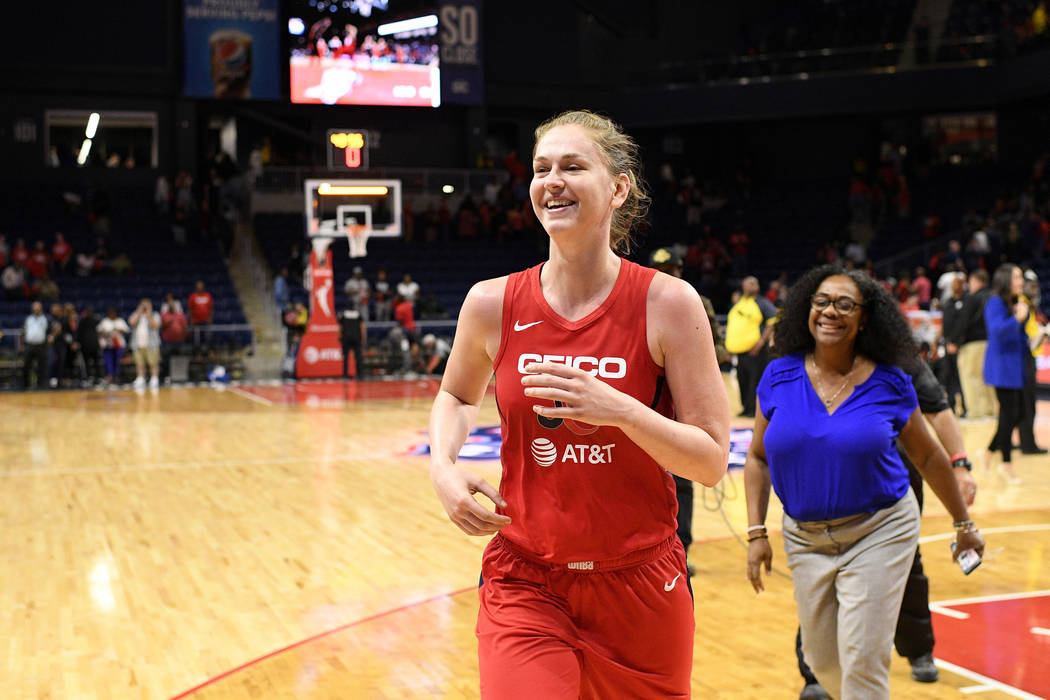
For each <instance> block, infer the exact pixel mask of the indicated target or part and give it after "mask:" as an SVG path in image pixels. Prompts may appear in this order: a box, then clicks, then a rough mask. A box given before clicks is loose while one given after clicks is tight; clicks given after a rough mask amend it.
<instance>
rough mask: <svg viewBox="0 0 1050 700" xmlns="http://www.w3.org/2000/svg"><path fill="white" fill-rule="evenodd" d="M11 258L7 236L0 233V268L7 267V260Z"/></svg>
mask: <svg viewBox="0 0 1050 700" xmlns="http://www.w3.org/2000/svg"><path fill="white" fill-rule="evenodd" d="M10 256H11V247H10V246H9V245H7V236H5V235H4V234H2V233H0V267H6V266H7V260H8V258H9V257H10Z"/></svg>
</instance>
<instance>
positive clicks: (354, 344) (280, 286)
mask: <svg viewBox="0 0 1050 700" xmlns="http://www.w3.org/2000/svg"><path fill="white" fill-rule="evenodd" d="M297 251H298V246H294V247H293V250H292V255H291V258H290V260H289V263H288V265H286V266H285V267H282V268H281V270H280V271H279V272H278V273H277V275H276V276H275V278H274V285H273V294H274V304H275V306H276V308H277V309H278V310H279V311H280V313H281V323H282V325H283V326H284V328H285V331H286V342H285V353H286V358H287V362H286V365H287V369H288V372H289V373H290V371H291V365H292V358H294V357H295V355H296V352H297V347H298V342H299V340H300V339H301V338H302V336H303V334H304V333H306V330H307V326H308V325H309V321H310V312H309V309H308V308H307V306H306V304H304V303H302V302H301V301H293V299H292V293H291V289H292V285H293V284H299V283H300V282H299V280H298V279H293V277H292V275H291V273H290V271H289V268H292V269H297V270H298V269H301V268H300V265H302V264H303V261H302V260H301V259H300V258H299V257H298V253H297ZM343 295H344V300H345V301H344V306H343V308H342V309H340V310H339V314H338V316H339V337H340V344H341V346H342V352H343V358H344V362H343V376H344V377H354V378H356V379H362V378H364V377H365V376H367V374H368V373H369V370H368V365H366V363H365V355H366V351H368V350H369V343H368V331H367V326H366V325H365V324H367V323H368V322H370V321H376V322H382V323H388V322H394V324H395V325H394V326H393V327H391V328H389V330H387V331H386V333H385V334H384V336H383V338H382V339H381V341H380V342H379V343H378V345H376V346H374V347H372V348H371V349H370V352H369V353H368V354H372V355H374V354H379V351H381V352H382V354H384V355H385V356H386V357H388V358H389V361H388V362H387V363H386V365H385V366H383V367H382V368H381V369H382V371H383V372H384V373H389V374H393V375H400V376H408V375H419V374H427V375H430V374H441V373H442V372H443V371H444V367H445V361H446V360H447V358H448V356H449V353H450V352H451V339H450V338H446V337H442V336H439V335H436V334H434V333H424V334H421V333H420V329H419V327H418V326H417V325H416V320H417V319H418V320H444V319H448V318H449V313H448V310H447V309H446V308H445V306H444V305H443V304H442V303H441V301H440V300H439V299H438V298H437V296H436V295H435V294H433V293H428V294H426V295H425V296H424V295H423V294H422V293H421V290H420V286H419V283H418V282H416V281H415V280H414V279H413V278H412V273H410V272H405V273H404V275H403V276H402V278H401V281H400V282H398V283H397V284H396V285H392V284H391V283H390V281H389V280H388V279H387V271H386V269H385V268H380V269H378V270H377V271H376V274H375V278H374V279H373V280H369V279H368V278H367V277H366V276H365V274H364V269H363V268H362V267H360V266H355V267H354V268H353V270H352V271H351V273H350V277H348V278H347V279H346V281H345V282H344V284H343ZM349 357H353V358H354V359H355V364H354V367H355V368H356V369H355V371H351V369H350V366H349V365H348V358H349ZM370 364H372V365H374V364H375V363H370Z"/></svg>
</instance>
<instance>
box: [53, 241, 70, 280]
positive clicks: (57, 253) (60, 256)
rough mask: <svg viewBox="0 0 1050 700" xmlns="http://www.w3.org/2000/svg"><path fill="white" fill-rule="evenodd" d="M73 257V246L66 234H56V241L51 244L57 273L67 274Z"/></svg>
mask: <svg viewBox="0 0 1050 700" xmlns="http://www.w3.org/2000/svg"><path fill="white" fill-rule="evenodd" d="M72 259H73V246H71V245H69V243H68V242H67V241H66V238H65V236H63V235H62V234H61V233H56V234H55V242H54V244H52V246H51V260H52V261H53V263H54V270H55V272H56V274H65V272H66V269H67V268H68V267H69V261H70V260H72Z"/></svg>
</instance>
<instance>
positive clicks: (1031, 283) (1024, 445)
mask: <svg viewBox="0 0 1050 700" xmlns="http://www.w3.org/2000/svg"><path fill="white" fill-rule="evenodd" d="M1021 300H1022V301H1024V302H1025V303H1026V304H1028V309H1029V311H1028V321H1026V322H1025V326H1024V332H1025V335H1027V336H1028V342H1029V347H1030V348H1031V350H1032V351H1031V352H1030V353H1028V354H1027V355H1026V356H1025V368H1024V387H1023V388H1022V389H1021V423H1020V425H1018V427H1017V433H1018V435H1019V436H1020V438H1021V454H1026V455H1044V454H1046V452H1047V450H1046V448H1045V447H1039V445H1037V444H1036V443H1035V358H1036V357H1038V356H1039V355H1041V354H1042V352H1043V343H1044V342H1045V341H1046V339H1047V326H1046V324H1043V325H1040V323H1039V320H1040V319H1039V318H1038V315H1039V312H1038V309H1039V306H1038V304H1039V279H1038V278H1037V277H1035V274H1034V273H1033V272H1031V271H1029V272H1028V273H1026V276H1025V284H1024V293H1023V294H1022V295H1021ZM1043 320H1045V319H1043Z"/></svg>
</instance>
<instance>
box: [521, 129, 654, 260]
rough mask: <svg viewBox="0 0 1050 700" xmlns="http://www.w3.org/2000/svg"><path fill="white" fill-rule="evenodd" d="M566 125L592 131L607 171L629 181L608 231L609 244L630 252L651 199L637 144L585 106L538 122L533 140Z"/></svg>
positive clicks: (537, 140)
mask: <svg viewBox="0 0 1050 700" xmlns="http://www.w3.org/2000/svg"><path fill="white" fill-rule="evenodd" d="M567 125H576V126H582V127H583V128H585V129H587V130H588V131H590V132H591V133H592V134H593V135H594V145H595V146H597V148H598V152H599V153H600V154H601V156H602V159H603V160H604V161H605V164H606V166H607V167H608V169H609V175H611V176H612V177H614V178H615V177H616V176H617V175H620V174H621V173H622V174H624V175H626V176H627V178H628V180H629V182H630V188H629V189H628V191H627V199H626V200H624V203H623V204H622V205H620V208H619V209H616V210H614V211H613V215H612V226H611V227H610V231H609V247H610V248H612V249H613V250H619V251H621V252H624V253H629V252H630V251H631V229H632V228H634V226H635V224H636V223H638V222H640V221H642V220H643V219H645V215H646V213H647V212H648V211H649V201H650V199H649V194H648V192H646V189H645V181H644V180H642V176H641V175H640V174H639V171H640V170H641V164H640V162H639V160H638V144H637V143H635V141H634V139H632V138H631V137H630V136H628V135H627V134H626V133H624V131H623V129H622V128H621V127H620V125H619V124H617V123H616V122H614V121H612V120H611V119H609V118H608V117H604V116H602V115H600V114H596V113H594V112H590V111H587V110H585V109H575V110H571V111H568V112H562V113H561V114H559V115H558V116H556V117H552V118H551V119H548V120H547V121H545V122H543V123H542V124H540V125H539V126H537V127H536V131H535V134H534V135H535V138H536V141H535V144H537V145H538V144H539V142H540V139H542V138H543V137H544V136H546V135H547V132H549V131H550V130H551V129H553V128H554V127H556V126H567ZM532 155H533V156H534V157H535V155H536V145H533V147H532Z"/></svg>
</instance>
